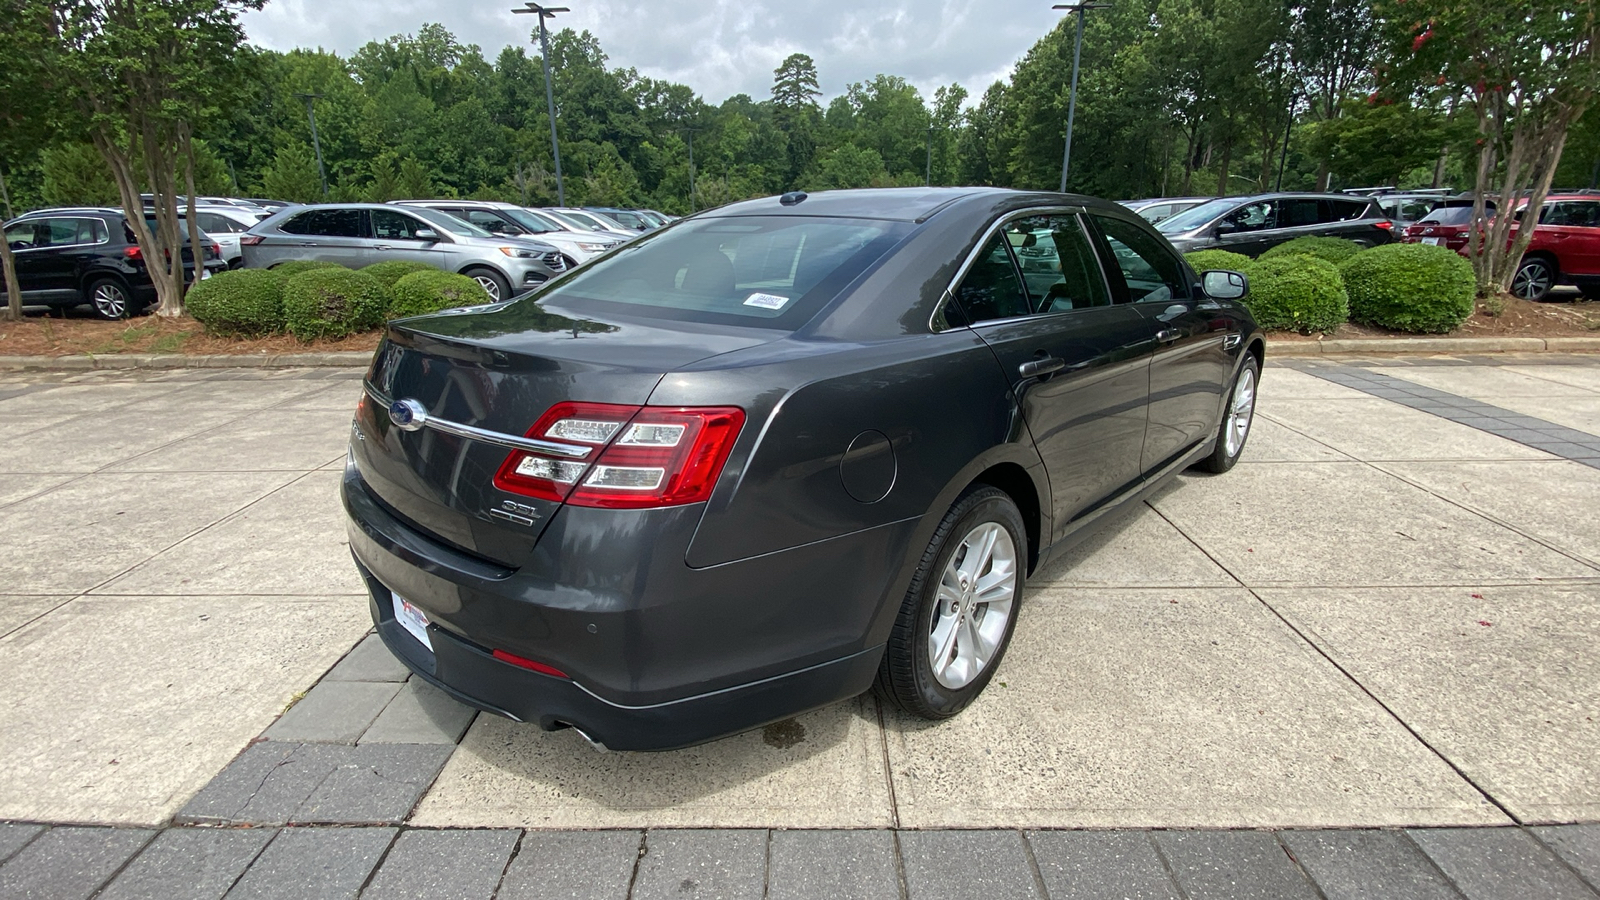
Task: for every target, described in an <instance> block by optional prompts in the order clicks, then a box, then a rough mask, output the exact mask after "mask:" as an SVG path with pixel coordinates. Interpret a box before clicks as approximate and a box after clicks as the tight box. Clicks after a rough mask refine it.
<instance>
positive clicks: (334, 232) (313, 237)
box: [263, 207, 372, 269]
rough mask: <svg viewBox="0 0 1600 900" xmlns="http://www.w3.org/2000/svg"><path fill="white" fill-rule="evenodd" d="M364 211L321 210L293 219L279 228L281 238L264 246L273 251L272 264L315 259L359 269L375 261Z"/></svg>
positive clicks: (349, 209) (275, 236)
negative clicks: (370, 254)
mask: <svg viewBox="0 0 1600 900" xmlns="http://www.w3.org/2000/svg"><path fill="white" fill-rule="evenodd" d="M363 212H364V211H363V210H361V209H351V208H344V207H321V208H315V207H314V208H312V209H308V210H306V211H305V212H303V213H300V214H299V215H296V216H291V217H289V218H288V219H287V220H285V221H284V222H283V224H281V225H279V226H278V230H279V231H281V232H283V234H281V235H272V236H270V237H269V238H268V239H267V240H266V241H264V242H263V243H265V244H268V245H270V246H271V249H272V250H273V251H276V252H273V253H272V254H271V256H270V257H269V259H268V263H267V264H268V265H273V264H275V263H280V262H284V261H285V260H290V259H311V260H320V261H323V262H331V263H338V264H339V265H341V266H347V267H349V268H352V269H359V268H361V267H362V266H364V265H366V264H367V263H368V262H370V261H371V260H370V259H369V252H370V251H369V248H368V245H369V244H371V243H372V240H371V239H370V238H368V237H367V232H366V225H365V222H364V220H365V218H366V216H365V215H364V214H363Z"/></svg>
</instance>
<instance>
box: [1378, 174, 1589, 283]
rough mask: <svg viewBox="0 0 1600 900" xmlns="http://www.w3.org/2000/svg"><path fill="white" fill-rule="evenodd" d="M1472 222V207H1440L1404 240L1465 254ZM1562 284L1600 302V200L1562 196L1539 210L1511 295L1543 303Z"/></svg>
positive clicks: (1406, 235)
mask: <svg viewBox="0 0 1600 900" xmlns="http://www.w3.org/2000/svg"><path fill="white" fill-rule="evenodd" d="M1471 219H1472V207H1471V206H1470V205H1466V206H1455V205H1449V206H1441V207H1439V208H1438V209H1435V210H1434V211H1433V212H1431V213H1429V214H1428V215H1426V216H1424V217H1423V218H1422V220H1421V221H1419V222H1417V223H1416V224H1415V225H1412V226H1410V227H1409V228H1407V229H1406V232H1405V235H1404V236H1402V237H1401V240H1402V241H1404V242H1406V243H1408V244H1438V245H1440V246H1444V247H1449V248H1450V249H1452V250H1455V251H1456V252H1458V253H1464V252H1465V251H1466V246H1467V235H1468V233H1469V229H1470V227H1471ZM1514 234H1515V232H1513V235H1514ZM1558 284H1573V285H1576V286H1577V288H1578V290H1580V291H1582V292H1583V296H1584V297H1585V298H1587V299H1590V300H1600V196H1597V195H1594V194H1558V195H1556V196H1554V197H1549V198H1547V199H1546V200H1545V202H1544V206H1543V208H1541V209H1540V210H1539V224H1538V225H1536V226H1535V227H1534V230H1533V242H1532V243H1531V244H1529V245H1528V252H1527V253H1525V254H1523V256H1522V265H1520V266H1519V267H1518V268H1517V274H1516V275H1515V276H1513V277H1512V279H1511V293H1513V294H1515V295H1517V296H1518V297H1521V298H1522V299H1524V300H1543V299H1544V298H1546V297H1548V296H1549V295H1550V291H1551V290H1552V289H1553V288H1554V287H1555V286H1556V285H1558Z"/></svg>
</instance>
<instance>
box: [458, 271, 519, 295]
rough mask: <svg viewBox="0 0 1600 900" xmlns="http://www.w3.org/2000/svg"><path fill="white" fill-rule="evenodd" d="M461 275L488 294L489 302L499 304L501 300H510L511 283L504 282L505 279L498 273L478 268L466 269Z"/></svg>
mask: <svg viewBox="0 0 1600 900" xmlns="http://www.w3.org/2000/svg"><path fill="white" fill-rule="evenodd" d="M461 274H463V275H465V276H467V277H468V278H471V279H472V280H473V281H476V282H477V283H478V284H479V285H481V286H482V287H483V289H484V290H485V291H486V292H488V294H489V300H490V302H492V303H499V302H500V301H501V300H510V299H511V283H510V282H508V281H506V277H505V276H504V275H501V274H500V273H499V272H496V271H495V270H493V269H486V268H484V267H482V266H479V267H477V268H474V269H468V270H466V271H465V272H462V273H461Z"/></svg>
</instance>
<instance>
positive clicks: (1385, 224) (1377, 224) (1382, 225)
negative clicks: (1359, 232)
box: [1372, 219, 1394, 231]
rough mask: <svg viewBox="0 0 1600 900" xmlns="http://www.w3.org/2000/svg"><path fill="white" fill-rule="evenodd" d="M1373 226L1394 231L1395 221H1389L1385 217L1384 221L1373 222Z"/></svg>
mask: <svg viewBox="0 0 1600 900" xmlns="http://www.w3.org/2000/svg"><path fill="white" fill-rule="evenodd" d="M1372 227H1373V228H1382V229H1383V230H1384V231H1393V230H1394V223H1393V222H1391V221H1389V220H1388V219H1384V220H1383V221H1382V222H1373V223H1372Z"/></svg>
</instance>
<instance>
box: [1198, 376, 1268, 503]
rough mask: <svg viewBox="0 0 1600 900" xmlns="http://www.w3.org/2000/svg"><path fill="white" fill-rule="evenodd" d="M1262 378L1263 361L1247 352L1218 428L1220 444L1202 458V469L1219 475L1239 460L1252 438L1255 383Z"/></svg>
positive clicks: (1254, 414)
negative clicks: (1251, 425) (1257, 360)
mask: <svg viewBox="0 0 1600 900" xmlns="http://www.w3.org/2000/svg"><path fill="white" fill-rule="evenodd" d="M1260 379H1261V364H1260V363H1258V362H1256V358H1255V356H1254V355H1250V354H1246V356H1245V360H1244V365H1242V366H1240V367H1239V374H1238V375H1237V376H1235V377H1234V379H1233V390H1232V391H1230V392H1229V393H1228V406H1227V408H1226V409H1224V410H1223V412H1222V424H1221V425H1219V426H1218V427H1217V447H1216V449H1215V450H1212V451H1211V455H1210V456H1208V457H1206V458H1205V459H1203V460H1201V461H1200V464H1199V468H1200V469H1202V470H1204V471H1207V472H1214V473H1216V474H1218V475H1220V474H1222V473H1223V472H1226V471H1228V470H1229V469H1231V468H1233V464H1234V463H1236V462H1238V461H1239V455H1240V454H1241V453H1243V452H1244V442H1245V441H1247V440H1249V439H1250V424H1251V423H1252V422H1254V421H1255V418H1256V386H1257V384H1258V383H1259V381H1260Z"/></svg>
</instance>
